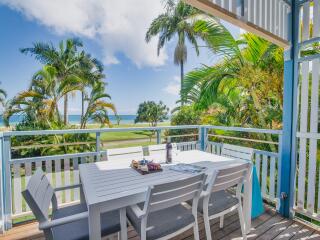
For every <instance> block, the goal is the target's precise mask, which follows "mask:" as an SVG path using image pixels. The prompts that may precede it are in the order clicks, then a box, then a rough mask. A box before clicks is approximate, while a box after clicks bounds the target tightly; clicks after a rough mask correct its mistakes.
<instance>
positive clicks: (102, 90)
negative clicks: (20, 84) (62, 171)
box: [0, 39, 116, 156]
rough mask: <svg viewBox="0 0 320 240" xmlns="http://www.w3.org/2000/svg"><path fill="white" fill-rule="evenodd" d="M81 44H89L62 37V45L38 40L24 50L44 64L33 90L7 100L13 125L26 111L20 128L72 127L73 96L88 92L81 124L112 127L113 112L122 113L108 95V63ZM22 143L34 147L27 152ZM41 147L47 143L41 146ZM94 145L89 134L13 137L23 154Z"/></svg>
mask: <svg viewBox="0 0 320 240" xmlns="http://www.w3.org/2000/svg"><path fill="white" fill-rule="evenodd" d="M81 47H83V45H82V42H81V41H80V40H79V39H67V40H66V41H61V42H60V44H59V46H58V47H55V46H53V45H52V44H48V43H35V44H34V45H33V47H31V48H24V49H21V52H22V53H25V54H30V55H32V56H35V58H36V60H38V61H40V62H41V63H42V64H44V66H43V67H42V69H41V70H39V71H38V72H36V73H35V74H34V76H33V77H32V79H31V83H30V87H29V88H28V89H27V90H25V91H23V92H20V93H18V94H17V95H16V96H15V97H14V98H13V99H11V100H9V101H8V102H7V104H6V109H5V112H4V120H5V123H6V124H7V125H9V120H10V118H11V117H12V116H13V115H16V114H20V115H22V116H23V121H22V122H21V123H19V124H18V125H17V126H16V130H18V131H19V130H47V129H50V130H54V129H67V128H72V126H69V125H68V122H67V107H68V95H69V94H74V93H75V92H76V91H80V92H81V94H82V117H81V124H80V127H81V128H86V126H87V123H88V122H89V121H93V122H97V123H100V125H101V126H105V125H108V126H111V123H110V121H109V115H108V114H109V111H110V110H111V111H112V112H114V113H115V114H116V108H115V106H114V105H113V104H112V103H111V102H109V100H110V99H111V97H110V95H108V94H107V93H106V83H105V82H104V78H105V75H104V73H103V72H104V69H103V65H102V64H101V63H100V62H99V61H98V60H97V59H95V58H93V57H92V56H91V55H90V54H88V53H86V52H85V51H84V50H80V49H79V48H81ZM0 94H1V91H0ZM0 100H1V99H0ZM62 101H64V112H63V114H62V113H60V111H59V107H58V106H59V103H60V102H62ZM62 115H63V116H64V119H63V120H62V119H61V118H62V117H61V116H62ZM90 141H91V143H90ZM21 142H23V143H24V145H25V146H26V145H31V146H33V147H32V148H26V149H25V150H23V149H21V148H19V145H20V143H21ZM70 143H71V144H70ZM72 143H75V144H74V145H72ZM38 145H43V146H41V147H40V146H39V147H37V146H38ZM93 145H94V144H92V137H91V136H90V135H89V134H79V135H68V134H65V135H49V136H32V137H29V136H28V137H17V138H14V139H13V146H15V147H17V149H16V150H15V151H14V154H16V155H17V156H37V155H41V154H42V153H44V152H45V154H46V155H51V154H59V153H61V154H63V153H72V152H77V151H91V150H93ZM34 146H35V147H34Z"/></svg>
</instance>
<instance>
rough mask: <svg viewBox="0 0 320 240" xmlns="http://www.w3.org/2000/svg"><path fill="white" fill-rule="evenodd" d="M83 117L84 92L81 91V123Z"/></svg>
mask: <svg viewBox="0 0 320 240" xmlns="http://www.w3.org/2000/svg"><path fill="white" fill-rule="evenodd" d="M83 116H84V91H81V122H82V119H83Z"/></svg>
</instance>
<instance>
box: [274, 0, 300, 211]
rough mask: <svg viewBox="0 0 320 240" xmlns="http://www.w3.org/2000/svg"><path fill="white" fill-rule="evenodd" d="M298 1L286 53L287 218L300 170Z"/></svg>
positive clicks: (283, 198)
mask: <svg viewBox="0 0 320 240" xmlns="http://www.w3.org/2000/svg"><path fill="white" fill-rule="evenodd" d="M298 2H299V1H297V0H292V11H291V14H290V19H289V21H290V22H291V29H290V31H289V36H290V40H291V49H289V50H287V51H286V52H285V55H284V57H285V59H284V60H285V62H284V86H283V88H284V93H283V119H282V121H283V135H282V144H281V150H280V152H281V165H280V167H281V169H280V174H281V179H280V209H279V212H280V214H281V215H283V216H284V217H290V216H292V207H293V199H294V192H295V186H294V178H295V171H296V162H295V161H296V154H295V153H296V143H295V142H296V139H295V136H296V130H297V128H296V126H297V114H296V106H297V89H298V67H299V66H298V61H297V60H298V51H299V50H298V39H299V7H298Z"/></svg>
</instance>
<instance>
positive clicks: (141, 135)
mask: <svg viewBox="0 0 320 240" xmlns="http://www.w3.org/2000/svg"><path fill="white" fill-rule="evenodd" d="M169 125H170V123H169V122H164V123H159V125H158V126H169ZM94 127H97V126H96V125H91V126H90V127H89V128H94ZM132 127H149V125H148V124H120V125H114V126H113V128H132ZM150 134H151V132H150V131H131V132H109V133H102V134H101V136H100V139H101V141H102V142H109V141H121V140H134V139H148V138H149V136H150ZM92 137H95V134H92Z"/></svg>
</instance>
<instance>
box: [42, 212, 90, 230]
mask: <svg viewBox="0 0 320 240" xmlns="http://www.w3.org/2000/svg"><path fill="white" fill-rule="evenodd" d="M88 216H89V214H88V212H82V213H77V214H74V215H70V216H67V217H64V218H58V219H54V220H51V221H46V222H43V223H40V224H39V229H40V230H45V229H48V228H52V227H56V226H60V225H64V224H66V223H71V222H76V221H79V220H81V219H84V218H88Z"/></svg>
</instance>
